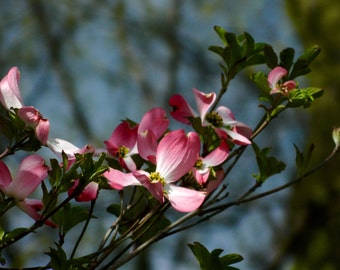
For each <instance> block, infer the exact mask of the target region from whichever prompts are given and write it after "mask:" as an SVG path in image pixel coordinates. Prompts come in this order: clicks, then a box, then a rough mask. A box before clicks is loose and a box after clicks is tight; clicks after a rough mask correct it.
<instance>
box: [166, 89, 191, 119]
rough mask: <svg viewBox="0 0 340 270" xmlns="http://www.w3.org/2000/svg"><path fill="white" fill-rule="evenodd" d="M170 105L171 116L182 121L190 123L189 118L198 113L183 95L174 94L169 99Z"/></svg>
mask: <svg viewBox="0 0 340 270" xmlns="http://www.w3.org/2000/svg"><path fill="white" fill-rule="evenodd" d="M169 105H170V106H171V107H172V111H171V112H170V114H171V116H172V117H173V118H174V119H176V120H177V121H179V122H181V123H184V124H187V125H190V124H191V123H190V120H189V118H191V117H196V116H197V113H196V112H195V111H194V110H193V109H192V108H191V106H190V105H189V103H188V102H187V101H186V100H185V99H184V97H182V96H181V95H178V94H176V95H173V96H172V97H171V98H170V100H169Z"/></svg>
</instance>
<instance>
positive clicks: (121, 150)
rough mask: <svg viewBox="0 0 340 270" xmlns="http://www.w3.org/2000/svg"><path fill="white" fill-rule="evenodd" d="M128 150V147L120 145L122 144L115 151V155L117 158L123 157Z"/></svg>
mask: <svg viewBox="0 0 340 270" xmlns="http://www.w3.org/2000/svg"><path fill="white" fill-rule="evenodd" d="M129 151H130V149H129V148H127V147H126V146H124V145H122V146H120V147H119V149H118V151H117V157H118V158H124V157H125V156H126V155H127V154H128V153H129Z"/></svg>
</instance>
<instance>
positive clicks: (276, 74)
mask: <svg viewBox="0 0 340 270" xmlns="http://www.w3.org/2000/svg"><path fill="white" fill-rule="evenodd" d="M284 76H287V70H286V69H285V68H283V67H280V66H278V67H275V68H274V69H272V71H270V72H269V74H268V80H267V81H268V85H269V87H270V89H272V90H275V89H276V85H277V84H278V82H279V81H280V80H281V79H282V77H284Z"/></svg>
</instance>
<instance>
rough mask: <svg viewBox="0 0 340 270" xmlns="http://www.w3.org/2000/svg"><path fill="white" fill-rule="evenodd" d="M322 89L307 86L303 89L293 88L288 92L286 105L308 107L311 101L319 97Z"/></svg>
mask: <svg viewBox="0 0 340 270" xmlns="http://www.w3.org/2000/svg"><path fill="white" fill-rule="evenodd" d="M322 94H323V89H321V88H317V87H308V88H303V89H294V90H292V91H290V92H289V95H288V103H287V107H303V108H308V107H309V106H310V105H311V104H312V102H313V101H314V100H315V99H316V98H319V97H321V96H322Z"/></svg>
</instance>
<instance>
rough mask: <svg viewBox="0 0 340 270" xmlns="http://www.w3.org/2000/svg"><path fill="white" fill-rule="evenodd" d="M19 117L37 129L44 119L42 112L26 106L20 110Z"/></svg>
mask: <svg viewBox="0 0 340 270" xmlns="http://www.w3.org/2000/svg"><path fill="white" fill-rule="evenodd" d="M18 116H19V117H20V118H21V119H22V120H23V121H24V122H25V123H26V125H28V126H30V127H36V126H37V125H38V122H39V120H40V119H41V118H42V116H41V114H40V112H39V111H38V110H37V109H36V108H34V107H33V106H25V107H22V108H20V109H19V110H18Z"/></svg>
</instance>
